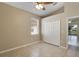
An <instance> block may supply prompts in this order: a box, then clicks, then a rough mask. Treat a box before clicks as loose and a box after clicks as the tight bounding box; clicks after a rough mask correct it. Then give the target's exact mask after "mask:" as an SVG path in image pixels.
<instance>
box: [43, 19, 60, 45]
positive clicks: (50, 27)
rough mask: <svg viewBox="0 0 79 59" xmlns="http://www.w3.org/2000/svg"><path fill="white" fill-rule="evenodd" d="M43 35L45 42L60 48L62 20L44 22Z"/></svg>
mask: <svg viewBox="0 0 79 59" xmlns="http://www.w3.org/2000/svg"><path fill="white" fill-rule="evenodd" d="M42 35H43V40H44V41H45V42H48V43H50V44H54V45H57V46H60V20H56V21H51V22H50V21H42Z"/></svg>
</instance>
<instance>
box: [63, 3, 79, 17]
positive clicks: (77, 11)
mask: <svg viewBox="0 0 79 59" xmlns="http://www.w3.org/2000/svg"><path fill="white" fill-rule="evenodd" d="M64 11H65V14H66V16H67V17H73V16H79V2H67V3H65V5H64Z"/></svg>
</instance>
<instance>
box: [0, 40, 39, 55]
mask: <svg viewBox="0 0 79 59" xmlns="http://www.w3.org/2000/svg"><path fill="white" fill-rule="evenodd" d="M39 42H40V41H36V42H32V43H28V44H25V45H21V46H17V47H14V48H10V49H6V50H3V51H0V54H1V53H5V52H9V51H12V50H16V49H19V48H23V47H26V46H30V45H32V44H36V43H39Z"/></svg>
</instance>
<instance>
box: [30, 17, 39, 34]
mask: <svg viewBox="0 0 79 59" xmlns="http://www.w3.org/2000/svg"><path fill="white" fill-rule="evenodd" d="M31 34H32V35H37V34H39V20H38V19H35V18H33V19H32V23H31Z"/></svg>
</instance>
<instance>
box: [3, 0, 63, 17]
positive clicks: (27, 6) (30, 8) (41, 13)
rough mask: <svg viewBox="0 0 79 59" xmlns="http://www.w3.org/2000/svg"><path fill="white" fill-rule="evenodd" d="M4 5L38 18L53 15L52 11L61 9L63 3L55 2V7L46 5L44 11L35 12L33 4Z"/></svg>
mask: <svg viewBox="0 0 79 59" xmlns="http://www.w3.org/2000/svg"><path fill="white" fill-rule="evenodd" d="M5 3H6V4H9V5H11V6H14V7H17V8H20V9H23V10H25V11H28V12H31V13H33V14H36V15H39V16H46V15H48V14H51V13H53V12H54V11H56V10H58V9H60V8H61V7H63V6H64V3H63V2H57V4H56V5H54V6H53V4H51V5H46V6H45V7H46V10H45V11H43V10H37V9H36V8H35V4H34V3H33V2H5Z"/></svg>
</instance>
